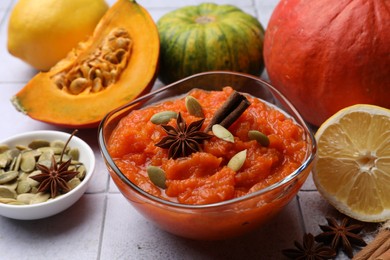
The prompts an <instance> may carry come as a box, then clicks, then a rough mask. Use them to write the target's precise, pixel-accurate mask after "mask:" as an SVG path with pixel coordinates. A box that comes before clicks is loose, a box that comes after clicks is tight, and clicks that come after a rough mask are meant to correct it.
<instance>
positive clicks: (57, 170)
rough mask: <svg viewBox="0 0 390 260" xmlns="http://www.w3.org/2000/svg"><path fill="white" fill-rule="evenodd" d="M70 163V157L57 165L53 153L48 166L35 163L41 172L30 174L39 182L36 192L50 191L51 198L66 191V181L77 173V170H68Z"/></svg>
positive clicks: (67, 188) (67, 189)
mask: <svg viewBox="0 0 390 260" xmlns="http://www.w3.org/2000/svg"><path fill="white" fill-rule="evenodd" d="M70 163H71V159H69V160H68V161H66V162H62V163H60V165H59V166H58V164H57V162H56V159H55V158H54V155H53V157H52V161H51V166H50V168H48V167H46V166H45V165H42V164H37V165H36V167H37V169H38V170H40V171H41V172H42V173H41V174H38V175H35V176H30V178H31V179H34V180H36V181H38V182H40V184H39V187H38V192H46V191H50V197H51V198H54V197H56V196H57V195H58V194H60V193H66V192H68V191H69V187H68V184H67V182H68V181H69V180H71V179H72V178H73V177H75V176H76V175H77V174H78V172H77V171H69V170H68V167H69V165H70Z"/></svg>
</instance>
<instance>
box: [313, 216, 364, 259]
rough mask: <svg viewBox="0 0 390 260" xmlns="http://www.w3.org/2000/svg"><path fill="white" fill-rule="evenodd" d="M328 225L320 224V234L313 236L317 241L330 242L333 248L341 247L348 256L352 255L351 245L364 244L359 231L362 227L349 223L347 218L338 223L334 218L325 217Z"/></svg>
mask: <svg viewBox="0 0 390 260" xmlns="http://www.w3.org/2000/svg"><path fill="white" fill-rule="evenodd" d="M326 220H327V222H328V225H320V228H321V230H322V231H323V232H322V233H321V234H319V235H317V236H316V237H315V240H316V241H318V242H323V243H326V244H330V246H331V247H332V248H333V249H334V250H336V251H337V250H338V249H339V248H342V250H343V251H344V252H345V253H346V254H347V256H348V257H349V258H352V257H353V252H352V249H353V246H360V247H362V246H366V245H367V244H366V242H365V241H364V240H363V238H362V237H361V236H359V235H358V234H359V232H360V231H362V229H363V228H364V226H363V225H360V224H352V225H350V224H349V219H348V218H344V219H343V220H342V222H341V224H339V223H338V222H337V220H336V219H334V218H326Z"/></svg>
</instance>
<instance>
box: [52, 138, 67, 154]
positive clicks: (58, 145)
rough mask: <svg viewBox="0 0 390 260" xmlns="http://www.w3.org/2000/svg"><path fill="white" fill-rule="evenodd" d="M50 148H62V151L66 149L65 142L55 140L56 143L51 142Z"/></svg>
mask: <svg viewBox="0 0 390 260" xmlns="http://www.w3.org/2000/svg"><path fill="white" fill-rule="evenodd" d="M49 146H50V147H58V148H61V151H62V149H64V147H65V142H64V141H62V140H54V141H51V142H50V145H49Z"/></svg>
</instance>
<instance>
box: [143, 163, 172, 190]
mask: <svg viewBox="0 0 390 260" xmlns="http://www.w3.org/2000/svg"><path fill="white" fill-rule="evenodd" d="M146 172H147V173H148V176H149V179H150V180H151V181H152V182H153V184H154V185H156V186H157V187H160V188H161V189H166V188H167V186H166V184H165V181H166V177H165V172H164V170H163V169H161V168H160V167H157V166H148V168H147V169H146Z"/></svg>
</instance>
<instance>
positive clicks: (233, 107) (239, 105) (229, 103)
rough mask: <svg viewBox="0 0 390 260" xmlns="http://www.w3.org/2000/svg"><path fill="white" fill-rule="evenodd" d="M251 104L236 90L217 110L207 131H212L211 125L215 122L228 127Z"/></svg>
mask: <svg viewBox="0 0 390 260" xmlns="http://www.w3.org/2000/svg"><path fill="white" fill-rule="evenodd" d="M249 105H250V102H249V101H248V99H247V98H246V97H245V96H244V95H242V94H240V93H238V92H237V91H234V92H233V93H232V94H231V95H230V96H229V97H228V99H227V100H226V101H225V102H224V103H223V104H222V106H221V107H220V108H219V109H218V110H217V111H216V112H215V114H214V116H213V117H212V118H211V120H210V123H209V125H208V126H207V127H206V129H205V132H208V131H210V130H211V127H212V126H213V125H215V124H220V125H222V126H223V127H225V128H228V127H229V126H231V125H232V124H233V123H234V122H235V121H236V120H237V119H238V118H239V117H240V116H241V115H242V113H244V111H245V110H246V109H247V108H248V107H249Z"/></svg>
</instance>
